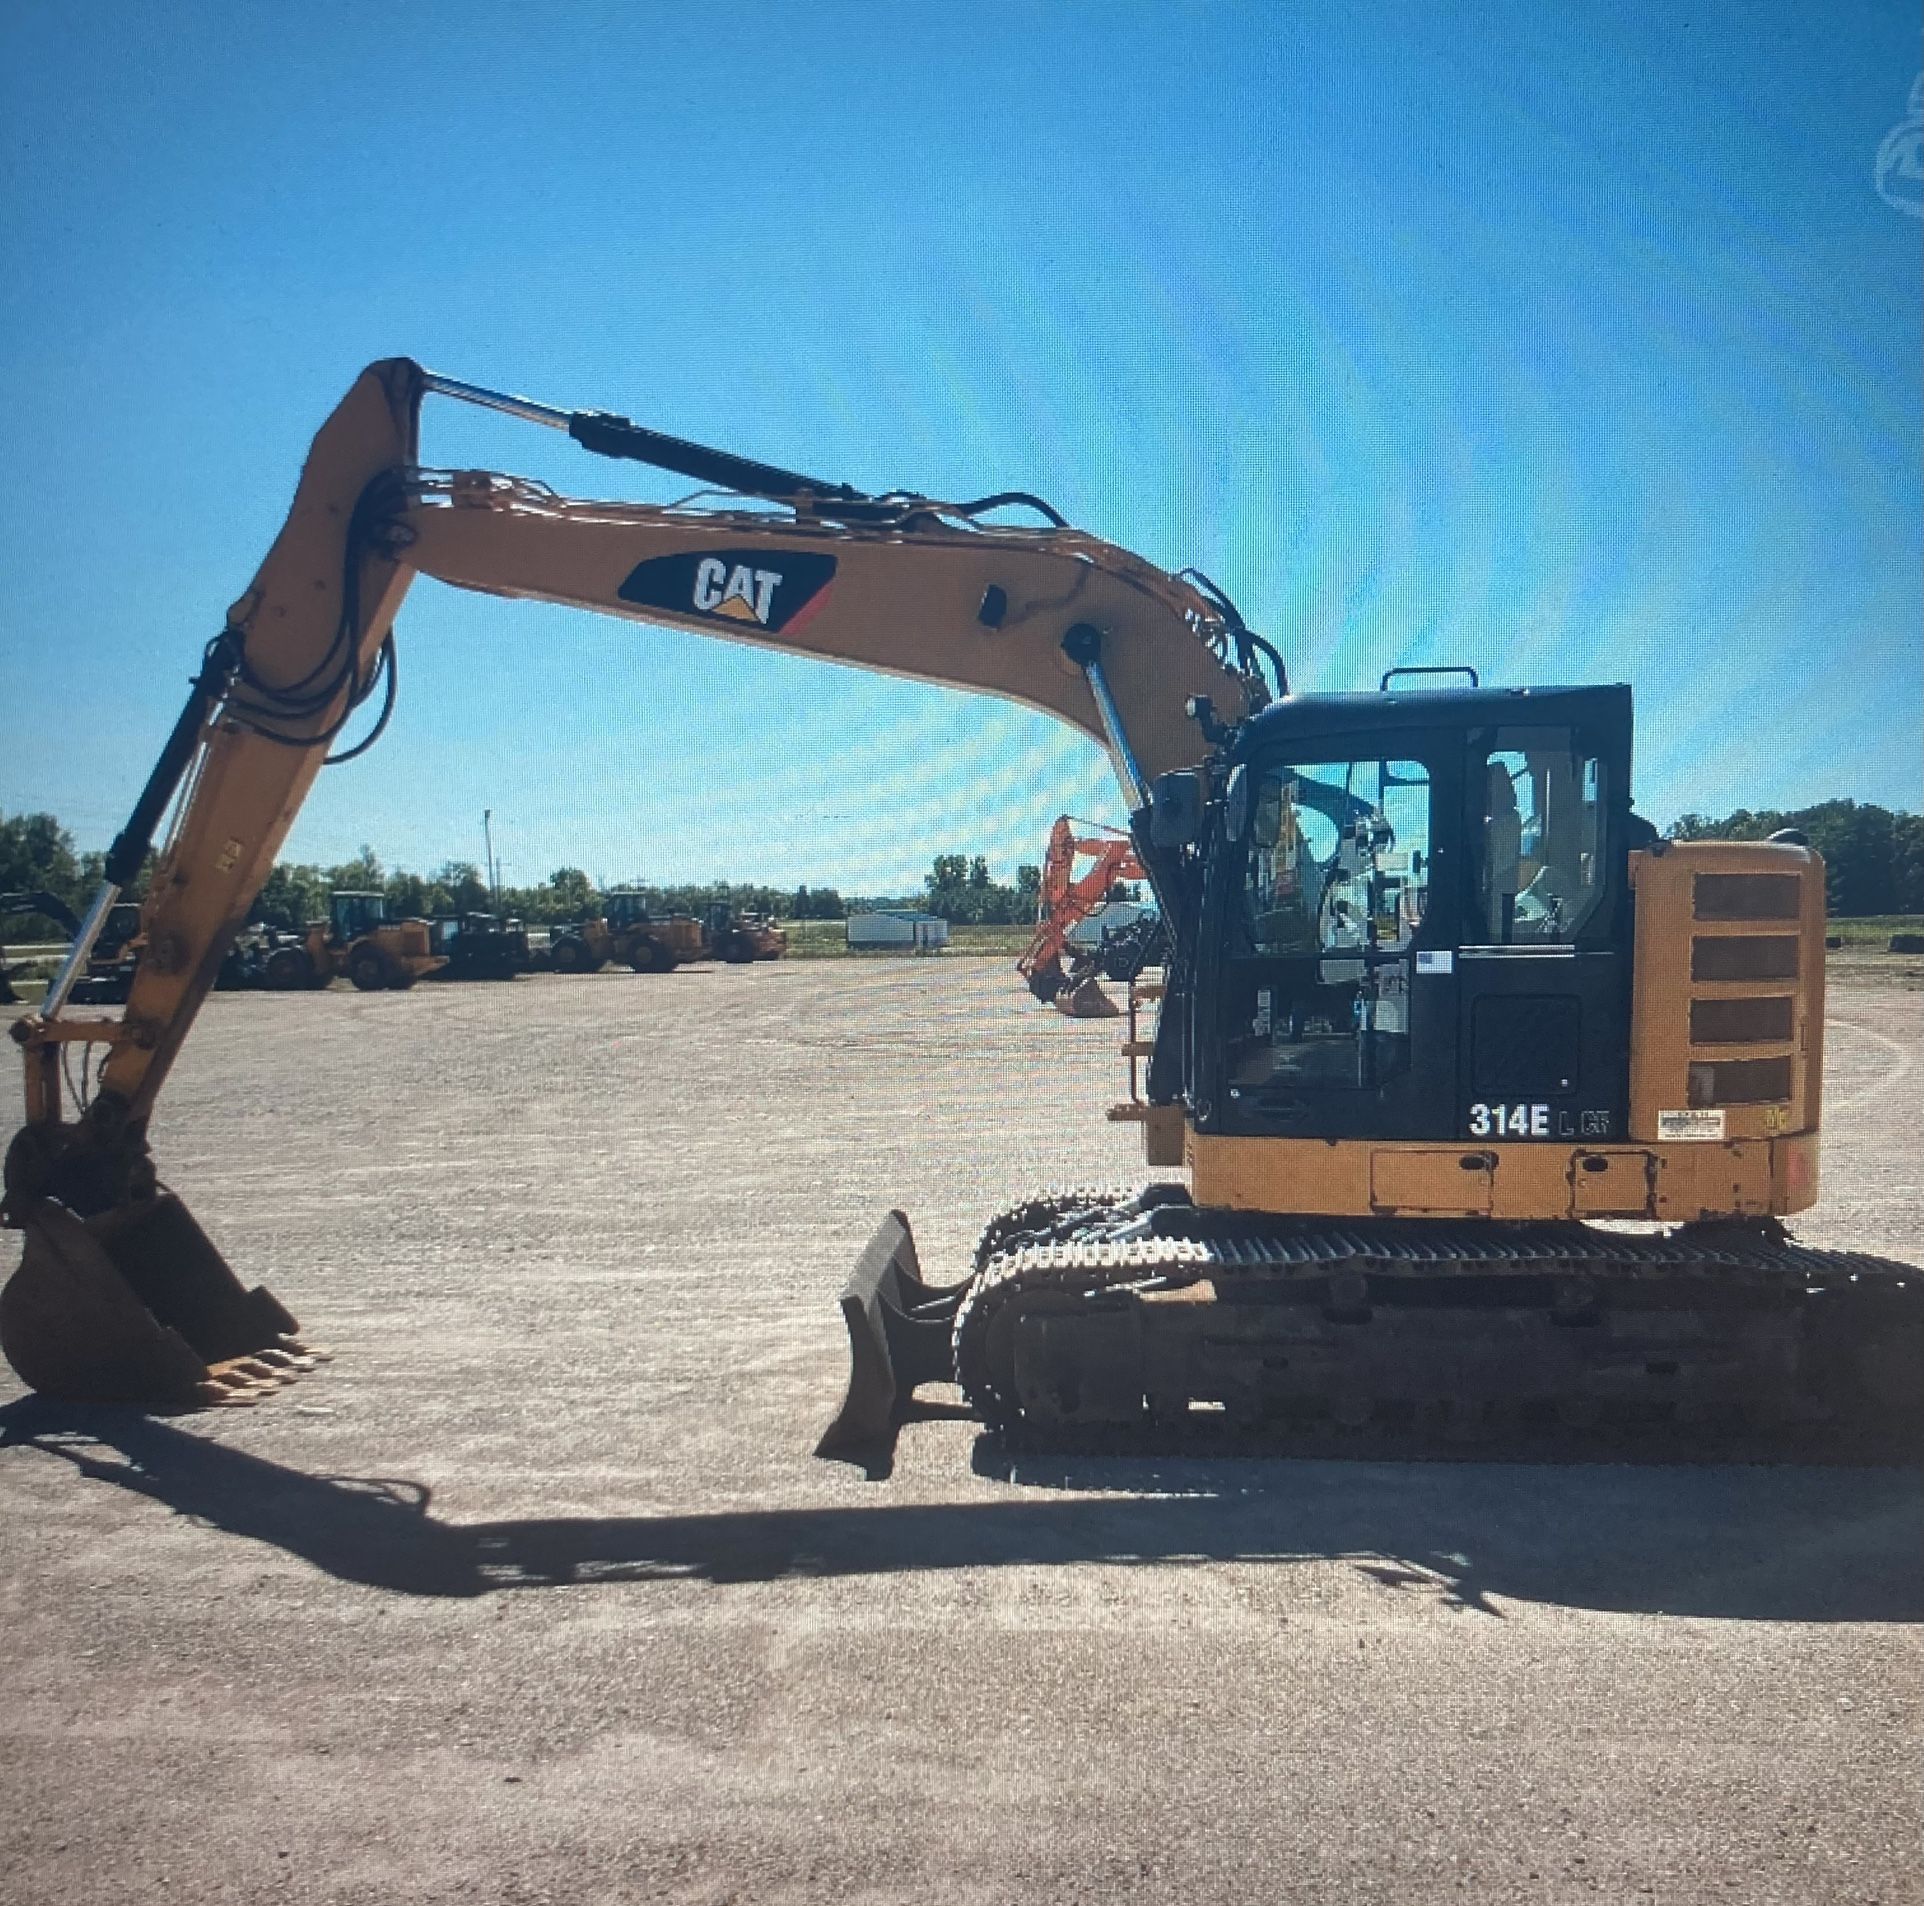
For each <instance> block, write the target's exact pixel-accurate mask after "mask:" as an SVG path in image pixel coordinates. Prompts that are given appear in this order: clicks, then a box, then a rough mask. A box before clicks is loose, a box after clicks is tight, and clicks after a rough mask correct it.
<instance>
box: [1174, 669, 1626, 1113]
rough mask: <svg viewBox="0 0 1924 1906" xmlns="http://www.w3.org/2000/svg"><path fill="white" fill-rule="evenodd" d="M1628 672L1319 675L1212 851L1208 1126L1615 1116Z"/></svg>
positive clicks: (1200, 1008) (1207, 877)
mask: <svg viewBox="0 0 1924 1906" xmlns="http://www.w3.org/2000/svg"><path fill="white" fill-rule="evenodd" d="M1630 740H1631V711H1630V691H1629V690H1628V689H1627V688H1620V687H1601V688H1568V689H1542V690H1532V691H1529V692H1527V693H1516V692H1503V691H1492V690H1484V689H1480V688H1478V689H1468V690H1425V691H1421V692H1417V693H1410V694H1402V695H1329V696H1317V695H1305V696H1298V697H1294V698H1292V699H1290V700H1288V701H1286V702H1282V703H1279V704H1278V705H1277V706H1276V707H1275V708H1273V709H1271V710H1269V711H1268V712H1266V713H1265V714H1263V715H1262V716H1260V717H1259V718H1258V719H1257V720H1255V721H1253V722H1251V723H1250V724H1249V725H1248V727H1247V729H1246V731H1245V733H1244V735H1243V737H1242V738H1241V740H1240V742H1239V745H1238V747H1237V749H1236V751H1235V755H1234V759H1233V762H1232V764H1231V765H1230V767H1229V769H1228V774H1227V779H1226V782H1225V785H1224V793H1223V798H1222V801H1221V804H1220V809H1219V813H1218V818H1217V822H1216V825H1215V828H1214V830H1213V832H1212V834H1211V836H1210V837H1209V839H1208V841H1207V844H1206V849H1205V853H1204V869H1203V894H1202V913H1201V926H1200V933H1199V935H1198V944H1197V952H1196V957H1195V961H1194V993H1193V998H1192V1001H1191V1012H1192V1015H1193V1018H1192V1027H1193V1036H1192V1037H1191V1039H1190V1040H1189V1041H1188V1049H1189V1051H1190V1052H1191V1053H1193V1055H1194V1062H1193V1074H1192V1077H1191V1078H1190V1079H1189V1080H1188V1081H1187V1087H1188V1091H1187V1096H1188V1097H1189V1100H1190V1102H1191V1105H1192V1108H1193V1115H1194V1123H1195V1128H1196V1131H1197V1132H1198V1133H1199V1134H1205V1135H1209V1136H1225V1137H1241V1138H1295V1139H1305V1138H1308V1139H1323V1140H1345V1139H1350V1140H1399V1141H1409V1140H1418V1141H1430V1142H1434V1143H1437V1144H1441V1145H1452V1144H1455V1143H1457V1142H1458V1141H1460V1140H1474V1139H1498V1138H1500V1139H1519V1138H1520V1139H1535V1140H1558V1141H1562V1142H1564V1143H1572V1142H1576V1141H1580V1140H1585V1141H1610V1140H1620V1139H1622V1138H1623V1137H1624V1136H1625V1133H1626V1129H1627V1118H1628V1104H1629V1068H1630V1040H1629V1007H1630V994H1629V985H1628V981H1629V974H1630V955H1631V909H1630V895H1629V845H1628V837H1629V826H1630V822H1629V805H1630V804H1629V792H1628V789H1629V769H1630Z"/></svg>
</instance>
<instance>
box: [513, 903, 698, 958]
mask: <svg viewBox="0 0 1924 1906" xmlns="http://www.w3.org/2000/svg"><path fill="white" fill-rule="evenodd" d="M706 952H707V948H706V946H705V944H704V941H703V939H702V931H701V926H700V923H699V922H698V921H695V920H691V919H689V918H688V917H687V916H686V915H685V914H668V915H664V916H662V917H660V918H657V917H655V916H654V915H651V914H650V912H649V911H648V904H647V902H646V901H645V900H644V899H643V898H642V896H641V895H640V894H638V893H611V894H609V895H608V896H607V898H606V899H605V900H604V901H603V902H602V910H601V912H600V913H599V914H597V915H595V916H594V917H593V918H591V919H587V920H580V921H577V922H575V923H574V924H573V925H571V926H565V927H557V928H556V929H555V930H554V932H553V933H551V934H550V935H549V937H548V962H549V964H550V965H551V966H552V967H553V968H554V970H555V971H556V972H557V973H598V972H600V971H601V969H602V968H603V967H604V966H606V965H607V964H608V963H609V961H611V960H612V961H614V962H615V963H616V964H617V965H620V966H632V967H633V968H634V969H635V971H636V972H637V973H671V972H673V971H674V969H675V968H676V967H678V966H683V965H686V964H687V963H688V962H689V961H690V960H699V959H702V958H704V957H705V956H706Z"/></svg>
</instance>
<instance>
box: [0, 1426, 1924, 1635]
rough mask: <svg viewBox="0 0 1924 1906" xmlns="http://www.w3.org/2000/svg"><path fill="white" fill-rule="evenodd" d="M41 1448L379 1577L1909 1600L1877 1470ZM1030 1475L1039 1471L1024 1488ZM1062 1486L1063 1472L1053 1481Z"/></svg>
mask: <svg viewBox="0 0 1924 1906" xmlns="http://www.w3.org/2000/svg"><path fill="white" fill-rule="evenodd" d="M6 1445H21V1446H26V1447H30V1448H33V1449H36V1450H38V1451H41V1452H44V1453H47V1454H51V1455H57V1456H59V1457H61V1458H63V1459H64V1460H66V1461H68V1462H71V1463H72V1464H73V1465H74V1466H75V1468H76V1469H78V1470H79V1471H80V1472H81V1473H82V1474H83V1475H85V1476H88V1477H90V1478H92V1479H94V1480H97V1481H101V1482H108V1483H111V1484H113V1485H114V1486H115V1487H117V1488H122V1489H126V1490H129V1491H131V1492H133V1493H136V1494H139V1495H144V1496H148V1497H151V1498H152V1499H153V1500H154V1501H156V1502H159V1503H162V1504H164V1505H165V1506H166V1507H167V1508H169V1509H171V1510H172V1511H173V1512H174V1513H175V1514H177V1515H181V1516H187V1517H191V1518H193V1519H195V1520H197V1521H201V1522H205V1523H207V1524H209V1525H210V1526H212V1527H214V1528H217V1529H221V1530H224V1531H226V1532H228V1533H230V1534H233V1535H238V1536H242V1537H245V1538H246V1539H248V1540H250V1541H256V1542H264V1543H268V1544H270V1545H271V1546H273V1547H275V1548H278V1549H281V1550H283V1551H285V1552H286V1553H287V1554H289V1555H293V1556H297V1557H299V1558H300V1559H302V1560H303V1561H305V1562H307V1563H309V1564H310V1565H311V1566H313V1567H314V1568H317V1569H320V1570H322V1571H324V1572H325V1573H327V1574H329V1575H332V1576H335V1577H337V1578H339V1579H340V1580H343V1581H348V1582H356V1583H362V1584H366V1585H369V1586H372V1587H376V1588H380V1589H384V1590H387V1591H389V1592H392V1593H396V1594H402V1595H418V1596H436V1597H464V1596H481V1595H489V1594H495V1593H500V1592H504V1591H507V1590H512V1589H535V1588H561V1587H568V1586H587V1585H594V1584H603V1583H610V1582H617V1583H618V1582H646V1581H654V1580H665V1579H673V1578H689V1579H693V1580H698V1581H707V1582H712V1583H716V1584H724V1585H726V1584H742V1583H760V1582H772V1581H777V1580H783V1579H804V1580H806V1579H809V1578H824V1579H826V1578H834V1577H847V1576H860V1575H890V1574H913V1573H921V1572H926V1571H931V1570H934V1571H941V1570H955V1569H979V1568H1000V1567H1008V1566H1017V1565H1020V1566H1031V1567H1033V1566H1068V1565H1074V1564H1077V1563H1104V1564H1111V1565H1119V1566H1129V1567H1177V1566H1184V1565H1191V1566H1193V1565H1196V1564H1201V1563H1209V1562H1237V1563H1300V1562H1313V1561H1330V1560H1335V1561H1342V1562H1347V1563H1349V1564H1350V1565H1352V1566H1353V1567H1355V1568H1356V1569H1358V1570H1359V1571H1360V1572H1364V1573H1367V1574H1369V1575H1370V1576H1371V1577H1372V1578H1373V1579H1374V1580H1376V1581H1377V1582H1379V1583H1381V1584H1383V1585H1384V1586H1386V1587H1390V1588H1394V1589H1402V1590H1409V1591H1411V1592H1418V1593H1425V1594H1431V1595H1435V1596H1437V1597H1439V1598H1440V1599H1442V1600H1444V1601H1446V1602H1449V1603H1453V1604H1455V1605H1458V1606H1461V1607H1464V1608H1467V1609H1473V1610H1480V1611H1482V1612H1483V1613H1485V1614H1487V1615H1492V1616H1494V1615H1498V1614H1500V1613H1501V1610H1500V1609H1499V1608H1498V1607H1497V1606H1496V1605H1495V1604H1494V1603H1493V1602H1492V1600H1491V1598H1492V1597H1503V1598H1506V1599H1511V1600H1519V1601H1528V1602H1540V1603H1549V1604H1558V1605H1564V1606H1569V1607H1576V1608H1589V1609H1597V1610H1610V1611H1621V1612H1626V1613H1657V1614H1670V1615H1682V1616H1697V1617H1713V1618H1719V1619H1724V1620H1754V1621H1798V1622H1836V1621H1868V1622H1900V1621H1916V1620H1918V1619H1920V1618H1924V1570H1921V1569H1920V1567H1919V1560H1920V1556H1924V1490H1920V1486H1919V1484H1920V1479H1919V1477H1918V1475H1917V1474H1916V1473H1915V1472H1912V1471H1907V1470H1890V1469H1775V1468H1763V1467H1753V1468H1693V1469H1679V1468H1658V1467H1643V1468H1613V1467H1604V1466H1597V1467H1593V1468H1570V1467H1556V1468H1551V1467H1538V1468H1532V1467H1528V1466H1524V1465H1518V1464H1506V1465H1500V1466H1499V1465H1474V1464H1449V1465H1441V1464H1411V1463H1351V1462H1290V1461H1264V1460H1261V1459H1251V1458H1235V1457H1224V1458H1211V1459H1195V1460H1189V1459H1184V1460H1172V1461H1166V1462H1165V1461H1158V1460H1154V1459H1149V1458H1103V1457H1089V1458H1081V1459H1075V1458H1069V1459H1057V1460H1051V1459H1048V1458H1030V1457H1024V1458H1021V1459H1007V1460H1003V1459H999V1458H997V1457H996V1456H995V1455H994V1454H993V1452H992V1451H990V1452H988V1453H987V1454H985V1456H984V1457H983V1459H982V1460H980V1461H979V1462H978V1468H983V1469H986V1471H987V1473H991V1474H996V1475H999V1476H1001V1477H1003V1478H1004V1479H1006V1480H1007V1481H1008V1482H1009V1483H1011V1484H1012V1485H1015V1486H1016V1487H1018V1488H1019V1489H1020V1490H1021V1491H1022V1493H1020V1494H1012V1495H1010V1496H1008V1497H1005V1498H1002V1499H998V1500H992V1501H986V1502H984V1501H975V1502H964V1503H897V1504H885V1505H882V1506H878V1507H874V1508H869V1507H843V1506H834V1507H825V1508H798V1509H774V1510H736V1511H726V1512H720V1513H717V1514H713V1515H660V1516H609V1517H552V1518H541V1517H535V1518H530V1519H527V1520H520V1521H504V1522H479V1523H454V1522H447V1521H443V1520H441V1519H440V1518H438V1517H437V1516H435V1515H434V1514H433V1511H432V1504H431V1502H430V1500H429V1492H428V1490H427V1489H426V1487H425V1486H423V1485H421V1484H419V1483H414V1482H408V1481H402V1480H389V1479H381V1478H370V1477H345V1476H312V1475H307V1474H305V1473H303V1472H301V1471H299V1470H295V1469H290V1468H287V1467H285V1466H284V1465H282V1464H279V1463H274V1462H269V1461H266V1460H264V1459H263V1458H261V1457H258V1456H251V1455H248V1454H246V1453H245V1452H243V1451H240V1450H236V1449H232V1448H229V1447H227V1446H226V1445H224V1444H222V1443H220V1442H217V1441H215V1440H213V1439H211V1438H209V1437H206V1436H201V1435H196V1434H193V1433H190V1432H188V1431H186V1430H182V1429H179V1428H176V1427H174V1426H173V1425H172V1424H170V1423H167V1422H164V1421H159V1420H156V1419H154V1418H152V1417H147V1416H142V1415H140V1414H138V1413H135V1412H132V1411H124V1410H107V1409H80V1408H73V1407H65V1406H57V1405H51V1404H47V1403H44V1402H40V1401H38V1400H36V1399H31V1398H30V1399H26V1400H24V1401H22V1402H19V1403H15V1404H12V1405H9V1406H7V1407H6V1408H4V1409H0V1446H6ZM1042 1491H1046V1492H1048V1493H1046V1494H1044V1493H1040V1492H1042ZM1071 1492H1073V1493H1071Z"/></svg>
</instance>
